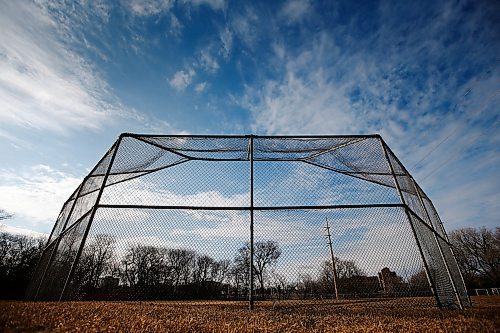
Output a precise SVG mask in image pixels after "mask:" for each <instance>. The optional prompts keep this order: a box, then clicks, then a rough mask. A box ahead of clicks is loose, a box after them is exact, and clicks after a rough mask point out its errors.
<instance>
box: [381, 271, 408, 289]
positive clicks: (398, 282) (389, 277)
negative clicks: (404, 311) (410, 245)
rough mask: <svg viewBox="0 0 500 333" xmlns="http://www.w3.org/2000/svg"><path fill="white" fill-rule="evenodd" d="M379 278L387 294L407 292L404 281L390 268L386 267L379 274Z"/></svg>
mask: <svg viewBox="0 0 500 333" xmlns="http://www.w3.org/2000/svg"><path fill="white" fill-rule="evenodd" d="M378 278H379V280H380V283H381V284H382V290H383V291H384V292H386V293H394V292H401V291H404V290H405V283H403V279H402V278H401V277H400V276H398V275H397V274H396V272H393V271H391V270H390V269H389V268H387V267H384V268H382V270H381V271H380V272H379V273H378Z"/></svg>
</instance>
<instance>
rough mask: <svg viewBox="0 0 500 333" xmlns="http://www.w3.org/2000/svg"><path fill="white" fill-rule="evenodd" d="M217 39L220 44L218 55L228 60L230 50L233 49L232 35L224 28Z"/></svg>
mask: <svg viewBox="0 0 500 333" xmlns="http://www.w3.org/2000/svg"><path fill="white" fill-rule="evenodd" d="M219 39H220V41H221V43H222V47H221V49H220V53H221V54H222V55H223V56H224V58H226V59H227V58H229V55H230V54H231V49H232V48H233V33H232V32H231V30H229V28H227V27H226V28H225V29H224V30H222V31H221V32H220V33H219Z"/></svg>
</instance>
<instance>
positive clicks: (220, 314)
mask: <svg viewBox="0 0 500 333" xmlns="http://www.w3.org/2000/svg"><path fill="white" fill-rule="evenodd" d="M472 302H473V304H474V307H473V308H469V309H467V310H464V311H458V310H446V311H441V310H438V309H432V308H422V307H418V306H416V307H411V306H410V307H403V306H400V305H402V304H403V303H401V304H399V305H398V304H397V302H396V303H393V304H392V307H390V308H388V307H387V306H386V307H385V308H383V307H379V306H376V304H375V303H373V302H370V303H363V302H343V303H340V304H331V303H328V302H326V301H325V302H317V303H314V304H309V305H304V304H300V305H299V304H296V303H295V304H294V303H283V304H274V307H273V305H272V304H271V303H269V304H268V303H260V304H259V303H257V304H256V310H254V311H249V310H247V309H246V304H244V303H228V302H212V303H202V304H201V305H200V303H199V302H182V303H169V302H63V303H56V302H38V303H33V302H21V301H1V302H0V331H5V332H33V331H49V332H52V331H56V332H497V331H499V332H500V296H477V297H473V298H472Z"/></svg>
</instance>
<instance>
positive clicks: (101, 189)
mask: <svg viewBox="0 0 500 333" xmlns="http://www.w3.org/2000/svg"><path fill="white" fill-rule="evenodd" d="M122 139H123V135H120V137H119V138H118V140H117V142H116V144H115V145H114V146H115V150H114V151H113V155H112V156H111V159H110V161H109V165H108V168H107V169H106V174H105V175H104V178H103V180H102V184H101V188H100V189H99V193H98V194H97V198H96V201H95V203H94V206H93V208H92V212H91V213H90V217H89V221H88V223H87V227H86V228H85V232H84V234H83V236H82V240H81V241H80V247H79V248H78V252H77V253H76V256H75V260H73V264H72V265H71V269H70V271H69V274H68V277H67V278H66V282H65V283H64V287H63V289H62V291H61V295H60V296H59V301H61V300H62V299H63V297H64V294H65V292H66V289H67V288H68V285H69V283H70V282H71V279H72V278H73V275H74V274H75V271H76V266H77V265H78V261H79V260H80V256H81V255H82V251H83V247H84V246H85V242H86V240H87V236H88V234H89V230H90V227H91V226H92V222H93V221H94V216H95V213H96V211H97V206H98V205H99V201H100V200H101V195H102V192H103V191H104V188H105V187H106V182H107V180H108V176H109V173H110V172H111V167H112V166H113V162H114V161H115V157H116V154H117V152H118V149H119V148H120V143H121V142H122Z"/></svg>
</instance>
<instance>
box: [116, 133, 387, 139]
mask: <svg viewBox="0 0 500 333" xmlns="http://www.w3.org/2000/svg"><path fill="white" fill-rule="evenodd" d="M122 136H132V137H144V138H198V139H200V138H207V139H248V138H250V137H253V138H254V139H340V138H380V135H379V134H365V135H298V136H297V135H200V134H197V135H183V134H173V135H160V134H138V133H123V134H122Z"/></svg>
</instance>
